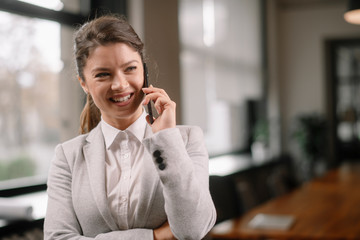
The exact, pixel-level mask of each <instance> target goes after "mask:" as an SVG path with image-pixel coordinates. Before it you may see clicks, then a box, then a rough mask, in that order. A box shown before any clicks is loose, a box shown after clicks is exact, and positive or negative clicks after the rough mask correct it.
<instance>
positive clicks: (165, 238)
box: [153, 221, 176, 240]
mask: <svg viewBox="0 0 360 240" xmlns="http://www.w3.org/2000/svg"><path fill="white" fill-rule="evenodd" d="M153 233H154V240H176V238H175V237H174V235H173V233H172V232H171V229H170V225H169V222H168V221H166V222H165V223H164V224H163V225H161V227H159V228H157V229H154V231H153Z"/></svg>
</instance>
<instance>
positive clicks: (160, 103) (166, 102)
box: [154, 97, 175, 114]
mask: <svg viewBox="0 0 360 240" xmlns="http://www.w3.org/2000/svg"><path fill="white" fill-rule="evenodd" d="M154 107H155V109H156V111H157V112H158V113H159V114H162V112H163V111H164V110H165V109H170V108H175V102H173V101H171V100H170V99H168V98H165V97H159V98H157V99H156V101H155V103H154Z"/></svg>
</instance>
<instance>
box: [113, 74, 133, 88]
mask: <svg viewBox="0 0 360 240" xmlns="http://www.w3.org/2000/svg"><path fill="white" fill-rule="evenodd" d="M128 86H129V82H128V81H127V80H126V77H125V76H124V75H122V74H116V75H115V76H114V78H113V81H112V84H111V89H112V90H123V89H126V88H127V87H128Z"/></svg>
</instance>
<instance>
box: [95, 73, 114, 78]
mask: <svg viewBox="0 0 360 240" xmlns="http://www.w3.org/2000/svg"><path fill="white" fill-rule="evenodd" d="M107 76H110V73H106V72H102V73H98V74H96V75H95V77H96V78H104V77H107Z"/></svg>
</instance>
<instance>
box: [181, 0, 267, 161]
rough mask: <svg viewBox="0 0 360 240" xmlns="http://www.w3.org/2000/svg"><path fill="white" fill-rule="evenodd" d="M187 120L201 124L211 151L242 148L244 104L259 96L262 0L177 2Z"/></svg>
mask: <svg viewBox="0 0 360 240" xmlns="http://www.w3.org/2000/svg"><path fill="white" fill-rule="evenodd" d="M179 3H180V5H179V6H180V13H179V21H180V36H181V38H180V44H181V56H180V63H181V76H182V96H183V97H182V99H184V101H183V102H182V107H183V116H184V123H185V124H194V125H198V126H201V127H202V129H203V130H204V132H205V139H206V143H207V149H208V151H209V154H210V155H212V156H214V155H219V154H224V153H229V152H236V151H241V150H244V149H245V148H247V147H248V144H249V142H248V139H249V136H250V135H251V132H250V131H249V122H248V105H249V104H248V102H249V101H250V100H259V99H261V98H262V94H263V93H262V89H263V86H262V81H263V80H262V75H263V70H262V68H263V66H262V51H263V50H262V47H261V17H260V11H261V2H260V0H256V1H255V0H241V1H239V0H216V1H215V0H196V1H194V0H181V1H179Z"/></svg>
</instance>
